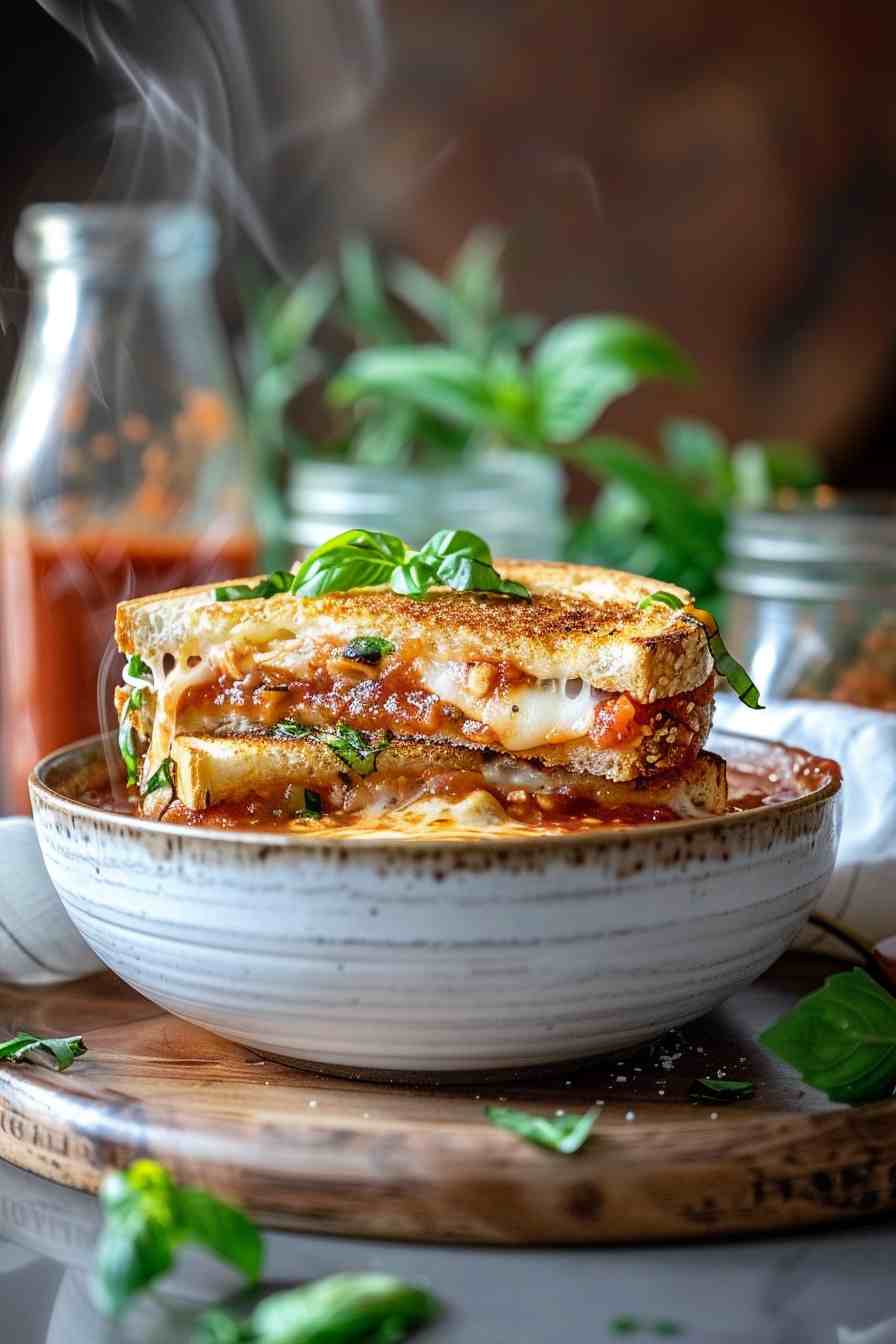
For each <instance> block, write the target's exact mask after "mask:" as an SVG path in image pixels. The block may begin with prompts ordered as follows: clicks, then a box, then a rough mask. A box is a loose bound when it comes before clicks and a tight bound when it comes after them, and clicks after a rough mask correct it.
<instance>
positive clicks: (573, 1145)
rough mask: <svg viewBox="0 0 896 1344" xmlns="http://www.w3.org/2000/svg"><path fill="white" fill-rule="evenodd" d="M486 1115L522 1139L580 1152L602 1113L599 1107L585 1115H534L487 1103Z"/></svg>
mask: <svg viewBox="0 0 896 1344" xmlns="http://www.w3.org/2000/svg"><path fill="white" fill-rule="evenodd" d="M485 1114H486V1116H487V1118H488V1119H489V1120H490V1121H491V1123H492V1124H493V1125H497V1127H498V1128H499V1129H509V1130H510V1131H511V1132H512V1133H513V1134H519V1136H520V1138H522V1139H528V1140H529V1142H530V1143H537V1144H538V1145H539V1147H541V1148H551V1149H553V1151H554V1152H555V1153H566V1154H569V1153H577V1152H578V1151H579V1149H580V1148H581V1147H582V1144H583V1143H584V1142H585V1140H586V1139H587V1138H588V1136H589V1134H590V1133H591V1131H592V1129H593V1128H594V1125H595V1122H596V1121H597V1120H598V1118H599V1116H600V1108H599V1107H595V1108H593V1109H592V1110H590V1111H586V1112H585V1114H584V1115H558V1116H550V1117H548V1116H545V1115H531V1114H530V1113H529V1112H528V1111H516V1110H513V1109H512V1108H511V1107H509V1106H486V1108H485Z"/></svg>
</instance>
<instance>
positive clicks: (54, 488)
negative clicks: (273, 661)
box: [0, 205, 256, 811]
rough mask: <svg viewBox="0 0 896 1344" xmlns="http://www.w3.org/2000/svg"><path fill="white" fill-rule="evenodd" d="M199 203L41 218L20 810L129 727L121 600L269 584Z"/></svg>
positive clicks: (22, 589)
mask: <svg viewBox="0 0 896 1344" xmlns="http://www.w3.org/2000/svg"><path fill="white" fill-rule="evenodd" d="M216 254H217V231H216V226H215V223H214V221H213V220H212V219H211V217H210V216H209V215H208V214H206V213H205V212H203V211H200V210H197V209H194V208H187V207H174V206H172V207H167V206H160V207H153V208H148V209H147V208H138V207H101V208H89V207H88V208H82V207H75V206H67V205H61V206H55V205H54V206H36V207H33V208H31V209H29V210H27V211H26V212H25V214H24V215H23V216H22V220H21V222H20V226H19V230H18V233H17V236H16V256H17V259H18V261H19V264H20V265H21V266H22V267H23V268H24V269H25V270H26V271H28V272H29V273H30V276H31V280H32V301H31V310H30V315H29V322H28V326H27V329H26V332H25V337H24V341H23V346H22V351H21V355H20V358H19V363H18V367H17V370H16V374H15V377H14V380H13V385H12V388H11V391H10V395H9V398H8V401H7V406H6V412H5V419H4V424H3V438H2V444H3V447H2V467H0V470H2V480H3V514H2V551H3V565H2V588H0V591H2V604H3V613H2V622H3V636H4V646H3V658H2V696H0V705H2V715H3V730H4V731H3V737H4V749H3V755H2V761H3V776H4V785H5V789H4V794H5V798H4V801H5V804H6V806H7V807H8V808H13V809H15V810H19V811H23V810H27V791H26V780H27V777H28V773H29V771H30V769H31V767H32V765H33V764H34V763H35V761H36V760H37V759H38V758H39V757H41V756H42V755H44V754H45V753H46V752H48V751H51V750H53V749H54V748H56V747H59V746H62V745H64V744H65V743H66V742H67V741H71V740H73V739H76V738H79V737H84V736H87V735H89V734H90V733H93V732H95V731H96V730H97V729H98V728H99V727H101V726H102V727H104V728H111V727H112V726H114V718H113V711H112V690H113V687H114V684H115V681H116V680H117V672H118V666H119V665H118V659H117V657H116V656H115V652H114V646H113V645H112V641H111V633H112V626H113V621H114V612H115V605H116V603H117V602H119V601H121V600H122V599H125V598H130V597H134V596H139V595H142V594H147V593H151V592H159V591H163V590H166V589H169V588H177V587H182V586H186V585H189V584H192V583H203V582H206V581H207V580H209V579H212V578H215V577H221V578H224V577H233V576H234V575H236V574H246V573H252V572H253V569H254V565H255V550H256V546H255V538H254V530H253V526H252V519H251V509H250V492H249V488H248V486H249V482H248V475H247V468H248V457H247V446H246V440H245V435H244V432H243V428H242V425H241V422H240V417H239V412H238V409H237V402H236V398H235V395H234V391H233V388H232V384H231V374H230V367H229V362H228V357H227V352H226V347H225V343H224V339H223V335H222V332H221V330H220V328H219V324H218V320H217V316H216V313H215V308H214V303H213V299H212V294H211V289H210V285H209V276H210V273H211V271H212V269H213V266H214V264H215V260H216Z"/></svg>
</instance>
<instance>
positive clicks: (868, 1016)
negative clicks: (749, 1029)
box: [759, 967, 896, 1105]
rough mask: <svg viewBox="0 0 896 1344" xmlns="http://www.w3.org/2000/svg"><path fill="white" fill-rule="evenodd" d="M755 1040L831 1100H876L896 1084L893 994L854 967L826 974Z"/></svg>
mask: <svg viewBox="0 0 896 1344" xmlns="http://www.w3.org/2000/svg"><path fill="white" fill-rule="evenodd" d="M759 1043H760V1045H764V1046H765V1048H766V1050H770V1051H771V1052H772V1054H774V1055H777V1056H778V1057H779V1059H783V1060H784V1061H785V1063H787V1064H790V1065H792V1066H793V1068H795V1069H796V1070H797V1072H798V1073H799V1074H800V1075H801V1076H802V1078H803V1081H804V1082H805V1083H808V1085H809V1086H810V1087H817V1088H818V1090H819V1091H820V1092H826V1093H827V1095H828V1097H830V1099H831V1101H842V1102H849V1103H851V1104H853V1105H858V1104H861V1103H862V1102H866V1101H880V1100H882V1099H883V1098H884V1097H889V1096H892V1095H893V1092H894V1088H896V998H894V997H893V995H892V994H888V993H887V991H886V990H885V989H882V988H881V986H880V985H879V984H877V982H876V981H874V980H872V978H871V976H870V975H868V973H867V972H866V971H862V970H859V968H858V967H855V968H854V969H853V970H851V971H841V972H839V973H838V974H837V975H831V976H828V978H827V980H826V981H825V983H824V985H823V986H822V988H821V989H817V990H815V992H814V993H812V994H807V995H806V997H805V998H804V999H801V1000H800V1002H799V1003H798V1004H797V1005H796V1007H795V1008H794V1009H792V1011H791V1012H789V1013H785V1015H784V1016H783V1017H782V1018H780V1019H779V1020H778V1021H777V1022H775V1023H773V1025H772V1026H770V1027H768V1028H767V1029H766V1030H765V1031H763V1032H762V1033H761V1035H760V1036H759Z"/></svg>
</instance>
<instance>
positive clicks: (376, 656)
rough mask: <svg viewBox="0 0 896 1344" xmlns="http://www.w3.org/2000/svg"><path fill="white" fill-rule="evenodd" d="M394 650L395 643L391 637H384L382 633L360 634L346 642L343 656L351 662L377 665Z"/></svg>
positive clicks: (371, 665)
mask: <svg viewBox="0 0 896 1344" xmlns="http://www.w3.org/2000/svg"><path fill="white" fill-rule="evenodd" d="M394 652H395V645H394V644H393V643H392V641H391V640H390V639H383V638H382V637H381V636H380V635H358V636H357V637H356V638H355V639H352V640H350V641H349V642H348V644H346V646H345V648H344V649H343V650H342V656H343V658H347V659H348V660H349V662H351V663H366V664H367V665H368V666H370V667H375V666H376V664H377V663H379V662H381V661H382V660H383V658H385V656H386V655H387V654H389V653H394Z"/></svg>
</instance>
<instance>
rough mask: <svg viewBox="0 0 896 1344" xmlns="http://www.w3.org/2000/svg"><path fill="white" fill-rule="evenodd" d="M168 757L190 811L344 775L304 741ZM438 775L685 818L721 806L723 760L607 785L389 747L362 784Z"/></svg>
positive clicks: (701, 759)
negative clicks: (662, 810)
mask: <svg viewBox="0 0 896 1344" xmlns="http://www.w3.org/2000/svg"><path fill="white" fill-rule="evenodd" d="M171 756H172V761H173V763H174V768H175V783H176V792H177V797H178V798H179V799H180V801H181V802H182V803H183V804H184V805H185V806H186V807H188V808H190V809H191V810H194V811H203V810H205V809H206V808H207V807H210V806H213V805H214V804H216V803H222V802H230V801H236V800H239V799H242V798H245V797H247V796H248V795H251V794H254V793H259V792H263V791H265V790H268V789H271V788H274V787H280V786H285V785H287V784H297V785H300V786H302V787H309V788H314V789H326V788H329V787H330V786H332V785H333V784H335V783H336V782H337V781H338V780H341V779H344V777H345V775H346V767H345V764H344V763H343V762H342V761H341V760H340V759H339V757H338V756H336V755H335V753H334V752H333V751H331V750H330V748H329V747H326V746H325V745H324V744H323V743H321V742H318V741H315V740H314V739H312V738H302V739H294V738H270V737H259V736H249V735H246V736H238V737H215V736H211V735H208V734H196V735H193V736H180V737H178V738H176V739H175V742H174V745H173V747H172V752H171ZM444 771H463V772H466V773H472V774H477V775H481V776H482V784H483V786H484V787H486V788H488V787H492V788H495V789H498V790H499V791H503V792H507V791H508V790H509V789H511V788H513V787H516V786H520V785H521V786H523V787H526V788H528V789H530V790H536V789H544V790H547V791H552V790H554V791H556V790H560V789H568V790H572V791H574V792H575V794H576V796H577V797H579V798H587V799H589V800H591V801H593V802H594V803H595V804H600V805H602V806H605V807H619V806H621V805H624V804H628V803H635V804H637V805H638V806H643V807H663V806H665V807H669V808H671V809H672V810H673V811H675V812H678V813H679V814H680V815H685V816H686V815H694V814H695V813H700V812H712V813H720V812H723V811H724V810H725V807H726V805H727V781H726V773H725V762H724V761H723V760H722V759H721V757H719V756H716V755H714V754H713V753H711V752H701V753H700V755H699V756H698V757H697V758H696V760H695V761H693V762H692V763H691V764H690V765H688V766H687V767H685V768H684V769H683V770H680V771H670V772H667V773H665V774H659V775H653V776H652V777H650V778H640V779H637V780H634V781H630V782H614V781H612V780H608V779H601V778H598V777H595V776H582V775H577V774H574V773H571V772H569V771H564V770H540V769H538V768H537V767H534V766H533V765H532V764H530V763H528V762H524V761H517V760H514V759H513V758H511V757H508V756H502V755H498V754H496V753H494V752H482V751H476V750H475V749H473V748H467V747H446V746H440V745H438V744H426V745H424V744H421V743H416V742H392V743H390V744H389V746H387V747H385V748H384V749H383V750H382V752H380V753H379V754H378V756H377V768H376V772H375V775H372V776H367V777H366V780H367V781H368V782H369V781H375V782H381V783H383V785H384V787H387V786H388V782H389V780H390V778H392V777H394V776H396V775H403V776H406V775H419V776H420V777H421V778H422V777H425V776H426V775H431V774H434V773H435V774H437V773H440V772H444Z"/></svg>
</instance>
